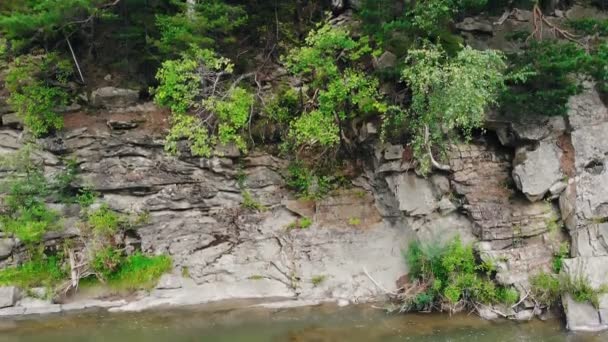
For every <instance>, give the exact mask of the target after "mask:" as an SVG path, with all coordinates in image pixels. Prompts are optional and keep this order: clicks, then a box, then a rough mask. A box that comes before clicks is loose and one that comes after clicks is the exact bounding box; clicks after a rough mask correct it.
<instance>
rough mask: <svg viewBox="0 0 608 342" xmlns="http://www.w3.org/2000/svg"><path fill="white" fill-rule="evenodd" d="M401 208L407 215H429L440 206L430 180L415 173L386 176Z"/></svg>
mask: <svg viewBox="0 0 608 342" xmlns="http://www.w3.org/2000/svg"><path fill="white" fill-rule="evenodd" d="M386 182H387V183H388V186H389V188H390V189H391V190H392V191H393V193H394V195H395V197H396V198H397V201H398V202H399V209H400V210H401V211H403V212H405V213H406V214H407V215H411V216H418V215H428V214H430V213H432V212H433V211H435V209H437V208H438V201H437V198H436V196H435V194H434V193H433V188H432V186H431V183H430V181H429V180H427V179H425V178H422V177H418V176H416V174H414V173H401V174H396V175H390V176H388V177H386Z"/></svg>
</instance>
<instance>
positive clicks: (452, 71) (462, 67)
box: [403, 44, 506, 173]
mask: <svg viewBox="0 0 608 342" xmlns="http://www.w3.org/2000/svg"><path fill="white" fill-rule="evenodd" d="M407 62H408V64H409V66H407V67H406V68H405V69H404V70H403V79H404V80H405V81H406V82H407V83H408V84H409V86H410V89H411V91H412V103H411V107H410V108H409V109H408V112H407V116H406V117H405V118H404V119H405V120H407V122H406V123H407V125H408V129H409V131H410V132H411V134H412V135H413V141H412V147H413V152H414V157H415V158H416V159H417V160H418V162H419V164H420V165H419V168H420V170H421V171H422V172H423V173H427V172H429V171H430V170H431V166H432V155H431V153H432V152H431V150H432V149H434V148H443V147H445V146H446V144H447V143H448V141H449V139H450V137H451V136H453V135H454V131H455V130H456V129H459V130H460V131H462V133H463V134H464V136H465V138H467V137H470V135H471V132H472V130H473V129H475V128H479V127H481V125H482V124H483V119H484V117H485V111H486V109H487V108H488V107H489V106H492V105H494V104H496V100H497V97H498V94H499V91H500V90H501V89H502V88H503V86H504V82H505V80H506V76H505V74H504V69H505V68H506V65H505V62H504V58H503V56H502V55H501V54H500V52H498V51H494V50H485V51H477V50H473V49H472V48H470V47H466V48H464V49H462V50H461V51H460V52H458V54H457V55H456V56H455V57H454V58H449V57H448V56H447V54H446V53H445V51H444V50H443V49H442V48H441V47H438V46H434V45H429V44H427V45H425V46H424V47H423V48H422V49H416V50H410V51H409V54H408V58H407ZM446 131H447V132H448V135H446V134H445V133H444V132H446Z"/></svg>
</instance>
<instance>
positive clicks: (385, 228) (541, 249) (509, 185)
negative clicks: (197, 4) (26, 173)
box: [0, 87, 608, 330]
mask: <svg viewBox="0 0 608 342" xmlns="http://www.w3.org/2000/svg"><path fill="white" fill-rule="evenodd" d="M134 108H136V109H137V110H135V109H134ZM142 108H144V109H142ZM146 108H147V109H146ZM569 108H570V111H569V115H568V117H567V118H566V119H561V118H559V119H541V118H526V119H525V121H521V120H519V121H517V120H514V119H513V120H508V121H505V120H502V121H501V120H496V119H494V118H492V117H489V119H488V127H491V128H492V129H493V130H494V131H495V132H496V134H494V133H493V132H492V131H489V132H488V133H487V134H485V135H483V136H480V138H479V139H478V140H476V141H473V142H471V143H469V144H462V145H457V146H453V147H452V148H451V150H450V166H451V168H452V170H453V172H451V173H441V174H433V175H431V176H429V177H426V178H424V177H420V176H418V175H416V173H415V172H414V170H412V169H410V167H409V165H407V163H404V162H403V160H402V156H403V149H404V147H402V146H398V145H382V144H380V143H378V142H377V140H376V139H374V134H373V131H374V130H373V127H372V125H371V124H370V125H367V126H369V127H367V130H369V131H370V132H372V134H368V135H367V136H368V140H367V142H366V144H369V146H370V154H369V156H368V157H367V158H366V162H365V165H366V166H365V172H364V173H363V174H361V175H360V176H359V177H357V178H355V179H353V180H352V184H351V186H348V187H346V188H345V189H343V190H340V191H337V192H335V193H332V194H331V195H330V196H328V197H327V198H325V199H323V200H319V201H316V202H309V201H302V200H298V199H296V198H295V197H294V195H293V194H292V193H291V192H290V191H288V190H287V189H286V186H285V179H284V176H285V175H284V172H285V167H286V163H287V162H286V161H285V160H282V159H280V158H278V157H275V156H273V155H270V154H268V153H265V152H262V151H254V152H251V153H250V154H248V155H245V156H242V155H240V153H238V151H236V150H232V149H230V148H224V149H223V150H222V151H218V155H217V156H216V157H213V158H210V159H204V158H190V157H183V158H177V157H172V156H168V155H167V154H166V153H165V152H164V151H163V147H162V136H160V135H159V134H157V133H156V132H155V130H154V129H151V126H150V124H151V122H153V121H154V120H157V121H159V119H158V117H159V116H158V115H159V114H155V115H156V116H154V115H151V113H152V112H154V113H156V112H155V111H156V110H155V109H154V107H153V106H149V105H146V106H141V105H140V106H139V107H130V109H129V108H127V109H125V108H123V109H119V110H118V111H116V110H115V111H113V112H111V113H110V112H107V113H105V112H102V113H99V112H98V113H94V114H93V113H72V114H66V115H67V117H66V122H87V123H88V127H81V128H78V124H73V125H72V127H68V129H67V130H66V131H65V132H63V133H61V134H58V135H56V136H54V137H52V138H47V139H41V140H39V141H38V144H39V146H40V147H41V149H40V152H38V153H37V157H38V158H40V159H41V160H42V161H43V164H44V167H45V171H46V172H47V173H53V172H57V170H58V169H60V168H61V167H62V165H63V164H62V157H64V156H72V157H74V158H75V159H76V160H77V162H78V167H79V173H80V175H81V177H79V182H81V184H74V186H84V185H87V186H92V187H93V188H94V189H95V190H96V191H98V192H99V193H101V194H102V197H101V199H100V201H101V202H104V203H107V204H108V205H109V206H110V207H111V208H112V209H114V210H117V211H120V212H124V213H129V212H139V211H142V210H145V211H147V212H149V216H150V219H149V222H148V223H147V224H146V225H144V226H143V227H141V228H139V229H137V230H133V231H128V232H127V233H125V234H124V235H123V236H120V237H119V238H120V239H121V241H123V243H124V244H125V245H126V246H127V248H130V249H132V250H136V249H137V250H139V249H141V250H142V251H144V252H146V253H151V254H163V253H164V254H168V255H170V256H171V257H172V259H173V262H174V265H173V267H174V271H173V273H172V274H170V275H166V276H164V277H163V278H162V279H161V281H160V283H159V285H158V286H157V289H155V290H153V291H152V292H150V293H142V294H139V295H138V296H137V297H136V298H135V299H134V300H130V301H129V302H128V303H122V302H121V303H119V304H116V307H115V308H113V310H141V309H144V308H148V307H153V306H158V305H187V304H197V303H203V302H209V301H217V300H224V299H234V298H265V299H269V298H283V299H299V300H300V301H301V302H302V301H303V302H304V303H314V302H316V301H325V300H336V301H340V303H347V302H365V301H370V300H375V299H379V298H382V297H383V296H384V295H386V292H392V291H395V290H396V286H397V285H396V284H395V280H396V279H398V278H399V277H400V276H401V275H403V274H406V273H407V269H406V265H405V262H404V261H403V258H402V251H403V250H404V248H406V247H407V245H408V242H410V241H412V240H413V239H418V240H421V241H424V242H428V243H437V242H445V241H448V240H449V239H451V238H452V237H454V236H456V235H459V236H460V237H461V238H462V239H463V240H464V241H467V242H476V246H477V249H478V250H479V252H480V254H481V256H482V258H486V259H488V260H494V261H498V263H497V267H498V274H497V279H498V280H499V282H501V283H502V284H505V285H506V284H509V285H514V286H516V288H518V289H519V290H520V293H521V294H522V297H523V296H525V294H526V293H527V291H529V282H528V281H529V277H530V275H532V274H534V273H535V272H538V271H540V270H543V269H549V268H550V264H551V261H552V259H553V256H554V254H555V253H556V249H557V248H558V246H559V243H560V242H561V241H564V240H568V239H571V240H572V250H571V255H572V259H569V260H566V261H565V272H568V273H571V274H582V275H587V276H588V277H589V278H590V279H593V283H594V284H595V285H596V286H600V285H601V284H602V282H603V279H605V277H603V276H601V275H602V274H603V273H602V272H604V271H605V270H604V268H605V267H604V266H603V263H602V260H603V258H606V257H608V247H606V246H607V244H606V241H605V237H604V235H605V233H606V231H607V230H606V229H608V226H607V224H606V223H605V222H606V219H607V218H608V211H607V210H608V209H607V208H608V197H606V194H608V176H607V175H608V171H606V168H605V164H606V161H607V158H608V145H606V144H605V143H603V140H602V132H606V131H608V126H607V125H608V110H607V108H606V106H605V105H604V104H603V103H602V101H601V100H600V98H599V96H598V94H597V92H595V90H593V89H592V88H591V87H590V88H589V89H587V90H586V91H585V92H584V93H582V94H581V95H578V96H576V97H573V98H572V99H571V100H570V103H569ZM118 116H119V117H120V118H122V119H123V121H125V120H126V119H129V120H131V121H133V122H139V123H140V124H139V125H133V126H128V127H126V126H125V125H119V126H118V127H119V129H117V128H116V127H117V126H115V125H112V124H109V125H107V126H105V125H101V124H98V125H96V124H93V123H92V122H93V121H95V122H103V121H104V120H105V121H107V122H116V121H119V120H117V117H118ZM161 117H162V115H161ZM70 120H72V121H70ZM87 120H89V121H87ZM129 120H127V121H129ZM547 120H548V121H547ZM145 122H147V123H145ZM159 122H162V119H161V120H160V121H159ZM161 126H162V125H161ZM125 127H126V128H128V129H125ZM159 131H160V130H159ZM23 141H24V134H23V133H22V132H20V131H16V130H14V129H11V128H8V127H5V128H3V129H2V130H1V131H0V147H1V152H2V153H10V152H14V151H16V150H17V149H19V148H20V147H21V146H22V144H23ZM244 189H246V190H247V191H248V192H249V193H250V194H251V196H252V197H253V198H255V199H256V200H257V201H259V202H260V204H261V205H263V207H264V208H265V209H264V210H261V211H256V210H248V209H245V208H243V206H242V203H243V201H244V198H243V190H244ZM54 206H55V208H56V209H58V210H60V211H61V212H62V213H63V215H64V216H65V217H66V219H64V220H63V221H62V224H63V225H64V228H65V229H64V231H62V232H53V233H52V234H48V235H47V236H46V245H47V246H49V247H51V246H53V244H57V243H59V242H60V241H61V240H63V239H77V237H78V235H79V229H78V226H77V224H76V223H75V222H77V216H78V208H75V207H74V206H70V205H60V204H54ZM299 217H310V218H312V222H313V223H312V225H311V227H309V228H308V229H288V227H289V225H290V224H291V223H293V222H294V221H296V220H297V219H298V218H299ZM562 222H563V223H564V225H565V227H566V228H567V230H566V231H567V232H568V234H564V233H562V231H561V229H560V228H559V227H560V226H561V224H562ZM568 235H569V236H568ZM0 246H1V247H2V248H0V258H1V259H2V260H1V261H0V263H2V265H11V264H15V263H18V262H19V261H20V258H21V257H22V254H23V252H24V247H23V245H22V244H21V243H20V242H19V241H17V240H15V239H14V238H12V237H10V236H4V237H3V238H2V240H0ZM604 273H605V272H604ZM17 299H18V298H15V300H14V301H13V303H12V304H15V302H16V301H17ZM564 301H565V303H564V304H565V305H564V306H565V307H566V309H567V310H566V312H567V316H568V324H569V328H571V329H576V330H579V329H598V328H602V327H604V326H605V325H606V321H605V318H604V316H605V315H606V313H605V310H606V306H605V303H606V300H605V298H602V300H601V302H600V307H599V308H598V309H595V308H593V307H592V306H591V304H581V303H577V302H574V301H572V300H571V299H570V298H565V299H564ZM12 304H11V305H12ZM63 305H64V308H65V309H68V308H69V307H70V306H69V305H70V304H63ZM72 306H74V305H73V304H72ZM49 307H50V309H48V310H51V311H56V310H60V309H61V304H53V305H51V306H49ZM526 308H527V309H526ZM534 308H535V304H534V303H533V302H532V301H529V303H528V302H527V301H524V304H523V305H522V306H520V307H519V309H518V310H517V311H518V312H516V311H512V312H510V313H509V314H508V315H509V316H510V317H512V318H522V317H530V315H533V314H534V312H533V309H534ZM4 310H8V309H4ZM40 311H41V310H40V309H37V310H34V311H32V309H31V308H29V307H28V306H27V301H26V302H25V303H24V304H19V303H17V306H16V307H12V308H10V310H9V311H6V313H7V314H9V313H13V314H14V313H20V312H30V313H31V312H40ZM0 312H1V311H0ZM598 312H599V314H598Z"/></svg>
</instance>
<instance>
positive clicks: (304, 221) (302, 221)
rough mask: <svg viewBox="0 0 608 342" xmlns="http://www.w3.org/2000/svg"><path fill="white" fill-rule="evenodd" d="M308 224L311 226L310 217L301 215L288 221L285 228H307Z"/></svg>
mask: <svg viewBox="0 0 608 342" xmlns="http://www.w3.org/2000/svg"><path fill="white" fill-rule="evenodd" d="M310 226H312V219H311V218H310V217H302V218H299V219H297V220H296V221H295V222H292V223H290V224H289V226H287V229H307V228H309V227H310Z"/></svg>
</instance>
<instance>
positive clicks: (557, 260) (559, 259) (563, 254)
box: [551, 242, 570, 273]
mask: <svg viewBox="0 0 608 342" xmlns="http://www.w3.org/2000/svg"><path fill="white" fill-rule="evenodd" d="M569 256H570V245H569V244H568V243H567V242H564V243H562V244H560V246H559V250H558V251H557V252H556V253H555V254H554V255H553V262H552V265H551V266H552V267H553V272H555V273H559V272H560V271H561V270H562V266H563V263H564V259H566V258H568V257H569Z"/></svg>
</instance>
